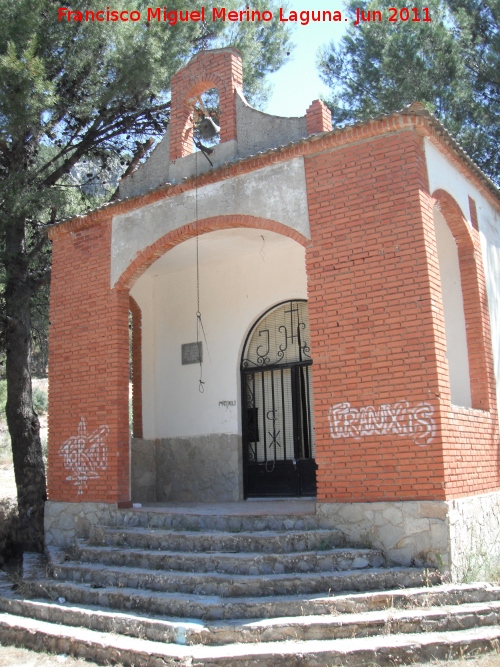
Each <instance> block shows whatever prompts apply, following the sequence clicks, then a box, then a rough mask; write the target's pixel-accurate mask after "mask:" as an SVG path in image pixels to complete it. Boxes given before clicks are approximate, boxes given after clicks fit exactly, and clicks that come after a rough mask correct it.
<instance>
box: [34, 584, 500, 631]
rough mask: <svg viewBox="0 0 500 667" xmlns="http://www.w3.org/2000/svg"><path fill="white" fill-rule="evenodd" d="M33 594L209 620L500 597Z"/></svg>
mask: <svg viewBox="0 0 500 667" xmlns="http://www.w3.org/2000/svg"><path fill="white" fill-rule="evenodd" d="M26 586H27V590H26V594H27V595H29V596H30V597H38V598H48V599H52V600H56V599H57V598H59V597H63V598H64V599H65V600H67V602H68V604H80V605H93V606H98V607H103V608H104V609H109V608H111V609H117V610H120V611H123V612H125V613H126V612H128V611H133V612H137V613H141V612H144V613H147V614H155V615H158V616H163V617H165V616H167V617H178V618H196V619H204V620H206V621H221V620H234V619H255V618H269V619H271V618H281V617H283V618H284V617H293V616H311V615H314V616H317V615H329V614H334V615H338V614H352V613H356V614H357V613H365V612H368V611H380V610H384V609H390V608H394V609H411V608H414V607H424V608H428V607H430V606H440V605H459V604H467V603H475V602H481V603H487V602H492V601H495V600H497V599H500V590H497V589H491V590H490V589H486V590H485V589H484V588H479V589H476V588H472V589H470V588H468V589H467V590H460V591H457V592H451V593H450V592H434V591H433V589H428V591H427V589H418V592H416V593H413V592H408V591H401V592H398V591H389V592H387V593H385V592H376V593H371V594H370V593H368V594H363V593H361V594H356V593H353V594H347V595H341V596H335V597H326V598H325V597H321V598H316V599H314V598H313V599H301V598H292V599H290V598H284V599H282V600H280V598H276V599H269V598H265V599H262V600H259V599H253V600H252V599H244V600H230V599H229V600H223V599H220V598H201V597H200V598H189V596H183V595H161V594H156V595H154V594H152V593H151V592H149V591H139V590H132V589H118V588H111V589H106V590H104V589H99V588H97V589H92V588H90V587H87V586H83V585H81V584H71V583H66V582H54V581H52V580H44V581H40V582H28V583H27V584H26Z"/></svg>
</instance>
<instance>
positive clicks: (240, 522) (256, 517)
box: [100, 501, 340, 535]
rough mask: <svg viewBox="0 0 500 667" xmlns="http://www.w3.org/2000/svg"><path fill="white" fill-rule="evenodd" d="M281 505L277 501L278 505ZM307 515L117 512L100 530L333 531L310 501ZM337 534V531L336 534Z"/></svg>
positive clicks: (153, 510) (331, 523) (332, 525)
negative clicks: (316, 512)
mask: <svg viewBox="0 0 500 667" xmlns="http://www.w3.org/2000/svg"><path fill="white" fill-rule="evenodd" d="M279 502H280V501H277V503H276V504H278V503H279ZM307 504H310V505H311V510H310V513H308V514H300V515H293V514H271V513H270V514H267V515H266V514H265V515H263V514H237V513H236V514H223V513H220V511H219V510H214V511H213V513H205V512H203V513H201V512H200V511H199V506H198V507H197V508H195V509H192V510H190V509H189V507H187V508H184V507H183V508H182V511H179V512H172V511H159V510H156V509H155V508H143V509H141V510H117V511H115V512H114V513H113V515H112V516H111V517H110V518H109V519H108V521H107V522H106V523H105V524H101V526H100V527H101V528H102V529H104V530H106V529H108V528H115V529H125V530H128V529H130V528H147V529H153V530H155V529H160V530H169V531H170V530H172V531H184V532H193V533H198V532H200V533H202V532H205V531H219V532H224V533H233V534H235V535H238V534H240V533H245V532H262V531H271V532H273V531H274V532H284V533H288V532H297V531H311V530H312V531H315V530H336V526H335V523H334V520H333V519H330V518H328V517H322V516H318V515H316V514H315V504H314V502H313V501H310V503H307ZM337 532H340V531H337Z"/></svg>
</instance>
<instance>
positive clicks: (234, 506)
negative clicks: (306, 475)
mask: <svg viewBox="0 0 500 667" xmlns="http://www.w3.org/2000/svg"><path fill="white" fill-rule="evenodd" d="M249 501H250V502H249ZM127 511H128V512H138V513H142V512H159V513H165V514H167V513H169V514H199V515H205V516H210V515H213V516H286V515H291V516H307V515H313V514H316V498H252V499H249V500H241V501H238V502H228V503H202V502H191V503H189V502H178V503H176V502H167V503H143V504H142V506H141V507H134V508H133V509H129V510H127Z"/></svg>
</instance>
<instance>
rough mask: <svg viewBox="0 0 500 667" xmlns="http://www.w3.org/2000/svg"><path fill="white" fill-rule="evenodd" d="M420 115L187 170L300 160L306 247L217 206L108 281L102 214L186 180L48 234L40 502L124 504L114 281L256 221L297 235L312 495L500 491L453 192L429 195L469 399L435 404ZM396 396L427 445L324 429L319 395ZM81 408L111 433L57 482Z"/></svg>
mask: <svg viewBox="0 0 500 667" xmlns="http://www.w3.org/2000/svg"><path fill="white" fill-rule="evenodd" d="M423 123H424V121H423V120H421V119H419V118H416V117H415V118H413V117H411V118H407V117H402V118H401V119H389V120H381V121H373V122H372V123H370V124H368V125H366V126H362V127H359V128H354V129H347V130H345V131H339V132H336V133H332V135H328V136H325V137H322V138H320V139H318V140H314V141H311V142H304V143H301V144H300V145H297V146H293V147H287V148H284V149H282V150H281V151H280V152H273V153H270V154H269V155H265V156H257V157H255V158H252V159H249V160H247V161H245V162H244V163H238V164H236V165H228V166H227V167H224V168H222V169H221V170H217V171H216V172H210V173H208V174H205V175H203V176H201V177H200V178H199V179H198V181H199V182H198V185H199V186H200V185H202V184H205V183H210V182H214V181H217V180H219V179H222V178H230V177H232V176H235V175H238V174H240V173H246V172H248V171H251V170H253V169H257V168H262V167H265V166H266V165H267V164H273V163H275V162H277V161H281V160H286V159H290V158H293V157H296V156H299V155H303V156H304V160H305V165H306V180H307V188H308V202H309V216H310V223H311V234H312V239H311V243H308V241H307V240H306V239H304V238H303V237H301V236H300V234H298V233H297V232H294V231H293V230H291V229H290V228H288V227H284V226H283V225H279V224H278V223H275V222H272V221H267V220H262V219H260V218H253V217H251V216H237V215H235V216H220V217H216V218H212V219H209V220H203V221H199V223H198V224H197V225H196V224H195V223H192V224H190V225H186V226H185V227H183V228H181V229H178V230H175V231H173V232H171V233H170V234H168V235H166V236H165V237H163V238H162V239H159V240H158V241H157V242H155V243H154V244H152V245H151V246H150V247H148V248H146V249H145V250H144V251H143V252H142V253H140V254H139V255H138V256H137V257H136V259H135V260H134V261H133V262H132V263H131V265H130V267H129V268H128V269H127V270H126V271H125V272H124V274H123V275H122V277H121V278H120V280H119V282H118V284H117V287H116V289H114V290H111V289H110V237H111V224H110V216H111V214H112V212H113V214H116V213H121V212H125V211H127V210H133V209H134V208H138V207H140V206H141V205H145V204H149V203H153V202H154V201H158V200H159V199H162V198H164V197H167V196H175V195H176V194H178V193H180V192H184V191H186V190H188V189H192V188H193V187H195V184H196V180H195V179H191V180H189V181H186V182H184V183H182V184H179V185H176V186H171V187H170V188H166V189H162V190H159V191H157V192H154V193H149V194H147V195H144V196H143V197H140V198H136V199H132V200H128V201H126V202H117V203H116V204H115V205H113V207H112V208H111V207H110V208H109V209H107V210H101V211H97V212H95V213H92V214H90V215H89V216H88V217H86V218H83V219H76V220H74V221H70V222H68V223H65V225H63V226H61V227H58V228H55V229H53V230H52V231H51V238H52V239H53V262H54V263H53V284H52V295H51V323H52V324H51V331H50V422H49V428H50V432H49V496H50V499H51V500H70V501H71V500H72V501H78V500H89V501H104V502H117V501H118V502H119V501H126V500H128V499H129V459H128V457H129V433H128V357H129V355H128V309H129V300H128V289H129V288H130V286H131V285H132V284H133V283H134V281H135V280H136V279H137V277H138V276H139V275H141V273H142V272H143V271H144V270H145V268H147V266H149V265H150V264H151V263H152V262H154V261H155V260H156V259H157V258H158V257H160V256H161V255H162V254H164V253H165V252H166V251H168V249H170V248H171V247H173V246H175V245H177V244H178V243H181V242H182V241H184V240H186V239H187V238H190V237H192V236H194V235H195V234H196V233H206V232H209V231H213V230H216V229H222V228H228V227H240V226H242V227H246V226H250V227H257V228H262V229H265V228H269V229H272V230H274V231H276V232H278V233H283V234H286V235H289V236H291V237H292V238H295V239H296V240H297V241H298V242H299V243H302V244H304V245H307V246H308V247H307V259H306V261H307V272H308V279H309V313H310V322H311V332H312V352H313V359H314V366H313V378H314V405H315V416H316V434H317V460H318V464H319V470H318V499H319V500H320V501H345V502H349V501H351V502H352V501H377V500H412V499H421V500H431V499H444V498H446V497H457V496H460V495H466V494H473V493H479V492H482V491H488V490H492V489H494V488H498V487H499V486H500V483H499V482H500V480H499V479H498V454H497V449H498V426H497V422H496V413H495V396H494V393H493V387H494V383H493V375H492V364H491V346H490V340H489V329H488V326H487V325H488V322H487V307H486V292H485V289H484V276H483V275H482V267H481V264H480V261H479V259H480V252H479V246H478V239H477V232H474V230H471V231H470V238H469V237H468V236H467V235H464V232H463V229H464V228H463V225H462V221H461V220H459V219H458V218H456V217H455V218H454V217H453V210H454V209H453V202H449V201H448V202H447V201H445V200H446V198H445V197H444V195H442V196H441V195H440V194H439V193H435V196H436V197H437V198H438V199H440V201H441V203H442V209H441V210H442V211H443V215H445V219H446V220H447V222H448V224H449V225H450V229H452V232H453V233H454V234H455V238H457V240H458V243H459V254H460V261H461V269H462V286H463V291H464V299H465V304H466V317H467V322H468V324H469V323H473V328H474V329H475V330H476V329H477V332H478V337H476V336H474V337H469V338H468V343H469V356H470V359H471V369H472V371H471V377H472V388H473V401H474V405H475V406H476V407H482V408H483V410H482V411H481V410H465V409H455V408H452V407H451V406H450V402H449V383H448V370H447V365H446V357H445V347H446V343H445V335H444V321H443V314H442V308H441V305H440V303H441V296H440V281H439V267H438V264H437V252H436V247H435V235H434V225H433V218H432V209H433V206H434V204H435V200H434V199H433V198H432V197H431V196H430V194H429V192H428V184H427V177H426V166H425V156H424V153H423V148H422V137H421V136H420V134H421V135H425V132H424V130H425V127H424V125H423ZM413 126H415V128H416V129H417V130H418V132H420V134H418V133H417V132H416V131H414V129H413ZM446 206H448V208H446ZM455 213H456V210H455ZM461 225H462V226H461ZM474 234H476V236H474ZM460 239H462V240H460ZM461 244H462V246H463V250H462V251H461V250H460V245H461ZM464 276H465V278H464ZM471 276H473V278H471ZM478 303H479V304H480V305H479V307H478ZM484 382H486V384H484ZM485 387H486V389H485ZM406 401H407V402H408V403H409V405H410V407H414V406H415V405H418V404H420V403H422V402H424V403H426V404H427V405H429V406H431V407H432V409H433V411H434V416H433V424H434V427H435V432H434V433H433V438H432V440H431V441H430V442H428V443H424V444H419V443H418V442H416V441H415V438H414V437H403V436H402V434H401V433H399V434H398V433H396V434H395V433H394V432H391V433H385V434H381V435H379V434H377V435H376V436H373V435H371V436H367V435H361V436H359V437H345V438H335V439H333V438H332V433H331V430H330V423H329V420H328V414H329V410H330V408H331V407H332V405H335V404H340V403H346V404H349V406H350V407H351V408H352V409H353V410H354V409H360V408H366V407H368V406H374V407H375V408H380V406H383V405H391V406H397V405H398V404H399V405H400V406H401V405H403V406H404V404H405V402H406ZM487 408H489V411H488V410H487ZM398 409H399V408H398ZM82 417H83V418H85V420H86V424H87V430H88V433H93V432H94V431H95V430H96V429H99V427H101V426H107V427H108V428H109V434H108V435H107V440H106V444H107V447H108V462H107V468H106V470H105V471H99V470H98V471H97V473H98V474H99V477H96V478H89V479H88V480H87V481H86V486H85V485H83V486H82V494H81V495H78V493H77V492H78V488H79V487H78V486H77V485H75V483H74V480H68V477H69V476H72V475H74V473H72V471H71V470H70V469H69V468H68V467H65V465H64V463H65V460H64V457H63V456H62V454H61V447H62V446H63V445H64V443H67V442H68V440H69V438H71V437H72V436H76V435H77V433H78V424H79V423H80V419H81V418H82ZM442 429H446V433H444V432H443V430H442ZM393 431H394V429H393Z"/></svg>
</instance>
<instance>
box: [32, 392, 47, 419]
mask: <svg viewBox="0 0 500 667" xmlns="http://www.w3.org/2000/svg"><path fill="white" fill-rule="evenodd" d="M48 405H49V399H48V396H47V392H46V391H45V389H43V388H42V387H35V389H34V390H33V407H34V408H35V411H36V413H37V414H39V415H40V414H43V413H45V412H47V408H48Z"/></svg>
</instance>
